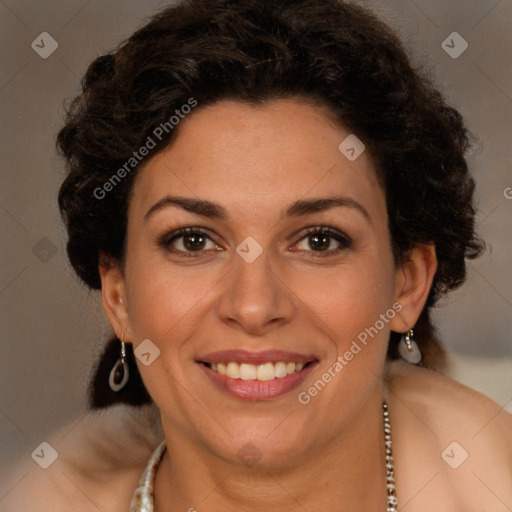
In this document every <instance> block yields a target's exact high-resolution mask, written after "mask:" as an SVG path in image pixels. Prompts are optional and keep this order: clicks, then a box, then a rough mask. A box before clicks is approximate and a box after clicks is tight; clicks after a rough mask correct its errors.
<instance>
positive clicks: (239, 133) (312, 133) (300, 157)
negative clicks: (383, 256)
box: [130, 99, 385, 215]
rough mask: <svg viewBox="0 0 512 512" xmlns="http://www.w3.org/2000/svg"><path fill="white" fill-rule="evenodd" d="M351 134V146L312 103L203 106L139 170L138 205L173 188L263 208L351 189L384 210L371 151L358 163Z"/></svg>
mask: <svg viewBox="0 0 512 512" xmlns="http://www.w3.org/2000/svg"><path fill="white" fill-rule="evenodd" d="M349 136H351V138H349V139H348V142H349V149H350V146H354V144H353V137H354V136H353V135H351V134H350V132H348V131H347V130H345V129H343V128H342V127H340V126H338V125H336V124H335V123H334V121H333V120H332V118H331V116H330V115H329V113H328V111H327V110H326V109H324V108H321V107H319V106H315V105H312V104H309V103H307V102H305V101H300V100H292V99H287V100H276V101H272V102H269V103H267V104H264V105H250V104H247V103H240V102H234V101H222V102H218V103H215V104H213V105H210V106H207V107H204V108H201V106H200V105H199V106H198V107H197V108H196V110H195V111H194V112H193V113H192V114H190V115H189V116H188V117H185V119H183V120H182V121H181V122H180V125H179V130H178V131H177V136H176V138H175V139H174V140H173V141H172V143H171V144H170V146H169V147H168V148H167V149H166V150H164V151H163V152H161V153H159V154H158V155H156V156H155V157H154V158H152V159H151V160H150V161H149V162H148V163H147V164H146V165H145V167H143V169H142V170H141V171H140V172H139V175H138V177H137V180H136V182H135V185H134V191H133V192H134V193H133V196H132V197H133V199H132V203H133V204H132V205H130V209H132V208H133V209H139V208H144V207H150V206H151V204H152V203H154V202H155V201H158V200H159V199H160V198H161V197H162V196H164V195H165V194H171V193H172V194H173V195H183V196H186V197H200V198H201V199H207V200H212V201H215V202H218V203H219V202H220V203H222V204H223V205H225V206H226V209H228V210H229V208H230V207H232V208H241V207H244V206H245V207H247V208H250V207H254V206H255V205H256V204H257V205H258V212H262V211H266V212H269V211H273V210H276V211H277V209H279V208H280V207H282V206H283V204H285V203H290V202H292V201H295V200H297V199H300V198H307V197H308V196H311V197H319V196H325V195H329V194H330V195H332V194H343V195H348V196H351V197H352V198H353V199H356V200H357V201H361V202H364V203H366V204H367V205H368V209H369V210H372V209H373V210H375V211H374V212H373V213H374V214H375V215H382V211H381V210H382V208H383V207H384V209H385V204H384V194H383V191H382V189H381V187H380V185H379V183H378V180H377V176H376V173H375V171H374V169H373V165H372V162H371V159H370V157H369V155H368V154H367V152H366V151H363V152H362V154H361V155H360V156H359V157H357V158H356V159H355V160H353V161H351V160H350V159H349V158H347V154H348V155H349V156H352V152H349V153H346V152H343V150H344V149H346V147H345V146H346V145H347V144H345V145H343V144H342V143H344V141H346V140H347V137H349ZM356 143H357V141H356ZM340 144H342V151H340ZM355 149H356V151H357V150H358V149H360V148H357V147H356V148H355ZM265 206H268V208H266V209H265V208H264V207H265ZM370 213H371V212H370Z"/></svg>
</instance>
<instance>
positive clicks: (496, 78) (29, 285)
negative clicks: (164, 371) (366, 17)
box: [0, 0, 512, 499]
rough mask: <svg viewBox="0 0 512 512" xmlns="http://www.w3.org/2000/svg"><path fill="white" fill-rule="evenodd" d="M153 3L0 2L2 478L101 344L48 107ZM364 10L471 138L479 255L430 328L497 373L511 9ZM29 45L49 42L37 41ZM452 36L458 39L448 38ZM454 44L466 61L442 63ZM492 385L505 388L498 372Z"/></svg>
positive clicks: (507, 248)
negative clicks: (62, 200) (64, 208)
mask: <svg viewBox="0 0 512 512" xmlns="http://www.w3.org/2000/svg"><path fill="white" fill-rule="evenodd" d="M166 3H167V2H158V1H156V0H110V1H109V2H101V1H99V0H68V1H66V2H64V1H62V0H61V1H58V0H45V1H44V2H43V1H42V0H16V1H15V0H4V1H3V2H0V24H1V25H0V26H1V33H2V37H3V39H4V43H3V45H2V46H1V47H0V62H1V67H2V73H1V76H0V105H1V109H2V110H1V123H0V129H1V135H2V136H1V139H0V141H1V142H0V143H1V145H2V150H3V152H2V172H1V174H0V244H1V245H0V247H1V249H0V251H1V252H0V312H1V321H2V332H1V338H0V347H1V354H2V357H0V367H1V370H0V379H1V380H0V433H1V437H0V446H1V448H0V450H1V451H0V456H1V458H2V464H6V465H8V463H9V461H11V460H13V459H14V458H17V457H21V456H23V457H28V456H30V453H31V451H32V450H33V449H34V448H35V447H36V446H38V444H39V443H40V442H41V441H42V440H44V437H45V435H47V433H49V432H50V431H51V430H53V429H54V428H56V427H58V426H60V425H62V424H63V423H65V422H69V421H72V420H76V421H78V420H79V418H80V417H81V416H83V414H84V411H85V405H86V401H85V391H86V386H87V383H88V379H89V377H90V372H91V368H92V365H93V363H94V361H95V357H96V356H97V354H98V352H99V351H100V350H101V346H102V343H103V342H104V341H105V339H106V337H107V336H108V334H109V332H110V330H109V327H108V325H107V323H106V321H105V320H104V317H103V313H102V308H101V303H100V300H99V296H98V294H97V293H93V292H89V291H87V290H86V289H85V288H84V287H83V286H81V285H80V284H79V283H78V281H77V279H76V278H75V276H74V275H73V273H72V271H71V270H70V267H69V265H68V263H67V260H66V256H65V233H64V230H63V227H62V225H61V223H60V218H59V214H58V211H57V205H56V196H57V190H58V187H59V184H60V182H61V180H62V178H63V166H62V162H60V161H59V160H58V158H57V157H56V154H55V149H54V147H55V142H54V141H55V134H56V132H57V130H58V128H59V126H60V125H61V122H62V112H63V109H62V103H63V101H64V100H65V99H66V98H70V97H72V96H73V95H75V94H76V93H77V90H78V85H79V80H80V77H81V76H82V75H83V73H84V71H85V69H86V66H87V65H88V63H89V62H90V61H91V60H92V59H93V58H94V57H95V56H97V55H99V54H101V53H102V52H105V51H107V50H109V49H111V48H113V47H114V46H116V45H117V44H118V43H119V42H120V41H121V40H122V39H123V38H125V37H127V36H128V35H130V33H131V32H132V31H133V30H134V29H135V28H136V27H138V26H140V25H141V24H142V23H143V21H144V20H145V18H147V17H148V16H150V15H152V14H153V13H154V12H156V11H157V10H159V9H160V8H161V7H163V6H164V5H165V4H166ZM364 4H365V5H367V6H368V7H370V8H372V9H375V10H376V11H377V13H378V14H380V15H381V16H383V17H384V18H385V19H386V20H388V22H389V23H390V24H391V25H393V26H394V27H395V28H397V30H398V31H399V33H400V35H401V37H402V38H403V39H404V41H405V42H406V45H407V47H408V48H409V49H410V50H411V52H412V54H413V56H414V59H415V61H416V62H417V63H418V64H426V65H427V69H428V70H429V71H430V72H431V73H432V74H433V75H434V77H435V79H436V80H437V81H438V83H439V84H440V85H441V88H442V90H443V91H444V93H445V95H446V96H447V97H448V98H449V99H450V101H451V102H452V103H453V104H454V105H455V106H456V107H458V108H459V109H460V110H461V112H462V113H463V114H464V115H465V117H466V119H467V122H468V125H469V127H470V129H471V130H472V131H473V132H474V133H475V134H477V135H478V137H479V141H478V144H477V145H476V147H475V151H474V152H473V153H472V156H471V162H470V163H471V167H472V170H473V173H474V176H475V178H476V180H477V183H478V201H479V207H480V213H479V226H478V228H479V231H480V233H481V235H482V236H483V237H484V238H485V239H486V241H487V242H488V244H489V250H488V252H487V253H486V255H485V256H484V257H483V258H481V259H480V260H478V261H475V262H472V263H470V265H469V275H468V282H467V284H466V285H465V286H464V287H462V288H461V289H460V290H459V291H457V292H456V293H454V294H452V295H451V297H450V298H448V299H446V300H445V301H444V307H443V308H439V309H438V311H437V312H436V318H437V322H438V325H439V328H440V331H441V334H442V337H443V339H444V340H445V342H446V344H447V346H448V347H449V348H450V349H451V350H454V351H456V352H458V353H461V354H463V355H465V356H478V357H486V358H495V359H499V360H502V361H509V360H507V359H505V358H506V357H510V356H511V355H512V344H511V339H512V323H511V321H510V317H511V314H512V272H511V271H510V263H511V260H512V258H511V256H510V255H511V253H512V238H511V230H510V225H511V219H512V188H511V187H512V173H511V170H510V169H511V153H510V136H511V133H512V87H511V79H512V66H511V57H510V55H511V52H512V31H511V30H510V24H511V21H512V3H511V2H509V1H505V0H501V1H500V0H492V1H490V0H429V1H428V2H420V1H419V0H415V1H413V0H390V1H386V2H384V1H377V0H372V1H367V2H364ZM43 32H46V33H48V34H49V36H51V38H52V39H53V41H52V39H50V37H49V36H48V35H42V36H41V35H40V34H42V33H43ZM453 32H457V33H458V34H460V37H459V36H455V39H454V38H453V37H451V38H448V36H449V35H450V34H452V33H453ZM447 38H448V39H447ZM41 39H43V42H41ZM33 41H34V47H32V46H31V44H32V43H33ZM443 41H446V42H445V43H443ZM464 41H466V42H467V44H468V47H467V49H466V50H465V51H464V52H463V53H462V54H461V55H460V56H457V58H453V57H454V56H456V55H457V54H458V53H459V52H460V51H461V50H462V49H463V48H464V46H465V43H464ZM56 44H57V45H58V47H57V49H56V50H55V51H54V52H53V53H51V55H47V54H48V53H50V52H51V50H52V49H53V47H54V46H55V45H56ZM35 45H37V46H35ZM443 47H444V48H445V49H446V50H447V51H448V52H449V53H451V54H452V56H450V55H449V53H447V51H445V49H443ZM43 57H46V58H43ZM501 371H502V373H503V372H504V373H503V375H507V374H508V375H512V368H511V366H510V365H509V366H507V367H505V370H503V368H502V370H501ZM507 372H508V373H507ZM503 385H504V386H508V383H504V384H503ZM507 389H508V388H506V387H505V388H503V389H502V390H501V392H502V394H501V395H500V397H505V399H506V397H507V396H508V397H509V399H512V388H511V389H510V393H509V392H508V391H507ZM507 393H508V394H507ZM505 399H503V398H501V400H502V401H503V402H505V401H506V400H505ZM502 405H505V404H504V403H503V404H502ZM4 491H5V492H6V490H4ZM5 492H4V493H5ZM1 497H2V489H1V487H0V499H1Z"/></svg>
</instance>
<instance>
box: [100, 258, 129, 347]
mask: <svg viewBox="0 0 512 512" xmlns="http://www.w3.org/2000/svg"><path fill="white" fill-rule="evenodd" d="M99 273H100V277H101V299H102V302H103V309H104V310H105V314H106V315H107V318H108V321H109V322H110V325H111V326H112V328H113V329H114V331H115V333H116V336H117V337H118V338H119V339H121V337H122V336H123V334H124V341H125V342H130V341H131V339H130V337H131V336H130V332H131V329H130V317H129V314H128V309H127V300H126V286H125V282H124V275H123V271H122V269H121V265H120V263H119V262H118V261H117V260H116V259H115V258H113V257H112V256H110V255H108V254H105V253H101V254H100V263H99Z"/></svg>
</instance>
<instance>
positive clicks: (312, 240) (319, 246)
mask: <svg viewBox="0 0 512 512" xmlns="http://www.w3.org/2000/svg"><path fill="white" fill-rule="evenodd" d="M331 240H332V238H331V237H330V236H328V235H309V237H308V243H309V246H310V247H311V249H313V250H315V251H326V250H328V249H329V247H330V245H331Z"/></svg>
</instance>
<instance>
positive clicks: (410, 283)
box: [390, 245, 437, 332]
mask: <svg viewBox="0 0 512 512" xmlns="http://www.w3.org/2000/svg"><path fill="white" fill-rule="evenodd" d="M436 270H437V257H436V250H435V246H434V245H417V246H415V247H414V248H413V249H412V250H411V251H410V253H409V256H408V258H407V260H406V261H404V262H403V263H402V264H401V265H400V266H399V268H398V269H397V271H396V275H395V302H398V303H400V304H401V306H402V309H401V310H400V311H397V314H396V316H395V317H394V318H393V319H392V320H391V322H390V327H391V330H392V331H395V332H406V331H408V330H409V329H412V328H413V327H414V325H415V324H416V322H417V320H418V318H419V316H420V314H421V312H422V310H423V306H424V305H425V302H426V301H427V298H428V294H429V292H430V288H431V287H432V281H433V280H434V275H435V273H436Z"/></svg>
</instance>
